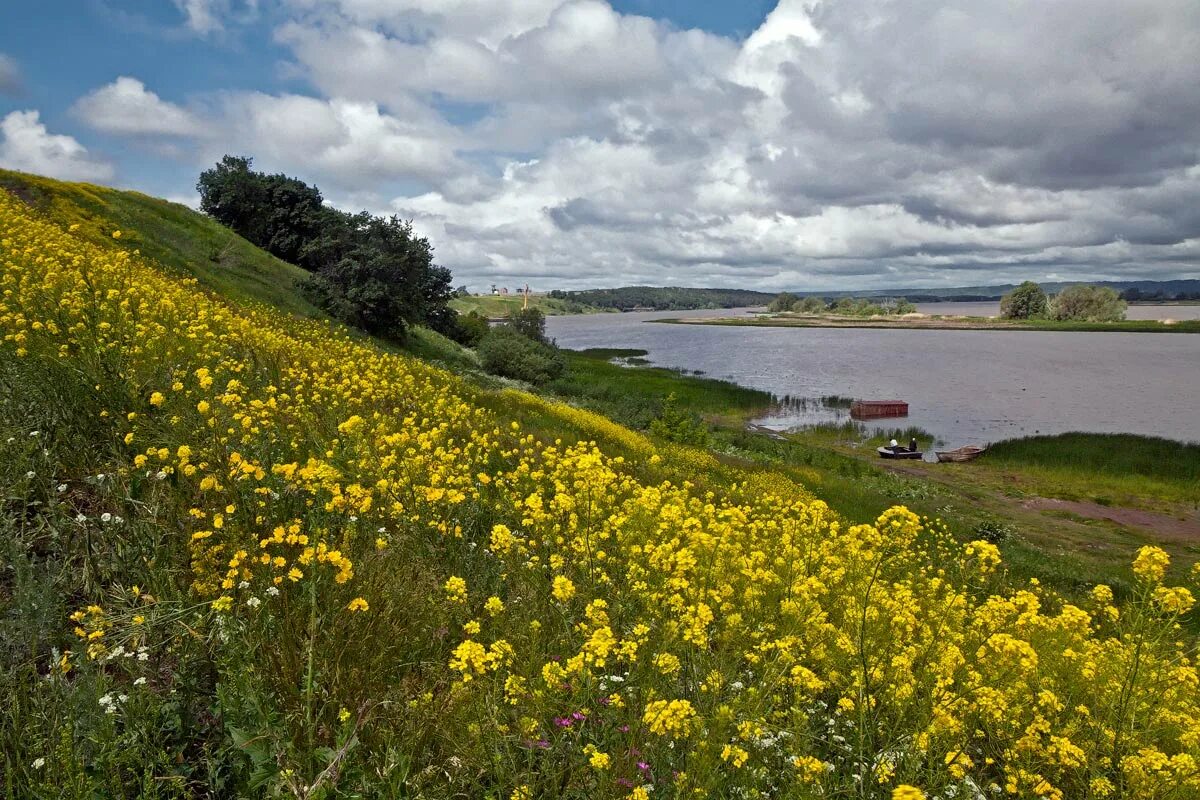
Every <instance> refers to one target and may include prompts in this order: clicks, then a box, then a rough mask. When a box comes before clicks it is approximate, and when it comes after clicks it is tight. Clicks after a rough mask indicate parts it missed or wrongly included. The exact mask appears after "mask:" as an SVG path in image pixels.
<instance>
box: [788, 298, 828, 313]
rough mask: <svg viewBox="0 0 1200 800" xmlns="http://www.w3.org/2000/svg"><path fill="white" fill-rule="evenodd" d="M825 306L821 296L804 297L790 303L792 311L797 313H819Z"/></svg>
mask: <svg viewBox="0 0 1200 800" xmlns="http://www.w3.org/2000/svg"><path fill="white" fill-rule="evenodd" d="M826 307H827V304H826V302H825V298H823V297H805V298H803V299H801V300H797V301H796V302H794V303H792V311H794V312H796V313H797V314H820V313H821V312H822V311H824V310H825V309H826Z"/></svg>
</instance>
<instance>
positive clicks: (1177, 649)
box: [0, 192, 1200, 800]
mask: <svg viewBox="0 0 1200 800" xmlns="http://www.w3.org/2000/svg"><path fill="white" fill-rule="evenodd" d="M127 242H128V239H126V240H124V241H112V242H110V243H109V245H108V246H106V247H100V246H98V245H91V244H87V243H85V242H83V241H81V240H79V239H78V238H76V237H75V236H73V235H72V234H71V233H70V232H69V231H64V230H62V229H60V228H58V227H56V226H55V225H53V224H51V223H49V222H47V221H45V220H42V219H39V218H37V217H35V216H34V215H33V214H32V212H30V211H29V210H28V209H26V208H25V207H24V206H22V205H21V204H20V202H19V201H17V200H15V199H14V198H12V197H10V196H9V195H7V194H6V193H4V192H0V245H2V247H3V250H2V252H0V341H2V344H0V347H2V349H3V354H4V357H5V358H11V359H30V360H38V361H39V363H45V364H49V365H53V364H62V365H65V366H66V368H68V371H69V372H70V374H72V375H82V376H84V380H83V382H84V385H86V386H88V387H95V389H94V391H95V392H96V393H97V397H102V398H105V399H104V402H105V403H106V404H107V405H106V407H105V408H104V410H103V413H102V415H101V420H100V421H99V422H98V423H97V425H98V427H97V430H104V431H107V432H108V433H107V435H110V436H111V438H112V442H111V444H112V445H113V447H114V448H115V449H116V450H119V451H120V452H123V453H124V460H125V463H124V465H123V469H124V470H125V472H126V474H137V475H144V476H148V477H150V478H153V479H154V480H155V481H157V483H156V484H155V485H156V486H160V487H161V491H162V492H164V493H167V492H170V493H171V495H170V497H171V498H172V500H173V502H174V503H175V504H176V506H177V507H178V509H179V513H178V518H177V519H173V520H172V523H171V524H172V526H173V528H172V530H173V531H175V532H176V533H177V535H178V536H179V537H180V540H181V542H182V544H181V549H183V550H185V551H186V552H187V553H188V563H187V564H186V569H187V574H189V575H190V583H191V589H190V590H191V591H192V592H194V594H195V596H196V598H197V600H198V601H200V602H202V603H204V604H206V605H207V607H211V608H212V609H213V610H214V611H215V612H216V615H217V617H218V619H219V620H220V622H219V623H218V624H220V625H224V626H225V627H222V628H221V630H222V631H225V632H227V631H229V630H232V629H233V626H231V625H229V624H228V623H229V621H230V620H231V619H234V620H236V619H239V618H242V617H245V618H249V617H250V616H251V615H255V618H270V615H272V614H284V613H286V611H287V609H288V608H290V607H291V605H289V604H293V603H295V602H296V599H297V598H314V597H315V598H319V600H320V602H321V603H322V604H324V605H325V606H327V607H328V608H330V609H333V611H334V612H335V614H336V618H337V619H338V620H339V622H338V623H337V624H338V625H339V626H344V627H345V629H346V631H348V633H345V634H344V635H347V636H352V635H357V633H356V632H358V631H361V630H367V627H366V626H368V625H370V626H371V627H370V628H369V630H370V631H371V635H374V636H386V635H388V634H387V630H388V627H387V623H388V620H389V617H388V613H389V610H391V611H394V612H396V616H397V618H399V617H401V616H405V615H407V616H409V617H411V616H415V615H416V614H417V613H418V611H420V612H421V613H425V614H427V615H429V617H430V618H431V621H430V623H429V624H428V626H427V628H428V630H426V631H425V634H424V639H422V646H423V647H429V648H432V649H433V651H434V652H435V654H436V658H434V659H432V660H427V661H423V662H422V663H421V664H420V665H419V666H417V667H414V668H413V670H412V672H411V673H409V674H408V675H407V676H406V677H405V679H404V680H403V681H399V680H398V681H397V683H398V684H402V685H401V686H399V687H398V689H397V691H400V690H404V691H410V692H412V694H411V697H412V698H420V699H411V701H410V702H411V705H409V706H407V707H408V708H411V709H415V710H414V711H412V713H414V714H415V713H420V714H424V715H427V718H426V719H425V722H426V723H427V724H428V725H429V726H431V727H435V726H441V728H440V729H439V731H438V732H437V733H436V735H430V736H429V737H428V739H429V740H430V741H434V740H436V741H439V742H443V741H453V740H454V738H455V737H461V741H462V742H463V743H464V747H465V746H467V743H470V742H475V743H477V744H478V743H480V742H482V743H483V744H482V745H481V749H482V752H481V754H480V755H479V758H478V763H477V764H475V765H473V772H474V773H476V774H479V775H486V776H488V777H487V778H486V779H481V780H482V784H481V785H483V786H484V787H486V788H484V789H482V790H481V791H480V792H478V794H484V793H487V794H493V795H499V792H498V791H497V787H499V786H503V787H505V792H506V793H511V795H512V796H514V797H533V796H550V794H551V793H552V792H554V791H555V790H557V789H558V788H559V786H558V785H557V784H556V785H555V786H554V787H550V786H543V785H542V783H541V781H542V780H543V776H545V775H548V774H551V773H553V774H555V775H559V776H561V777H562V781H563V784H562V785H563V786H566V785H567V784H568V783H571V782H572V781H574V782H575V783H574V784H572V787H573V791H574V792H575V794H574V796H595V797H624V796H636V797H646V796H647V794H648V792H649V789H648V788H647V787H650V786H653V787H655V791H654V795H653V796H659V794H660V791H659V789H660V787H661V788H662V790H663V792H664V793H665V792H669V793H670V794H671V795H672V796H684V795H687V796H705V795H707V796H767V795H771V796H775V795H778V796H785V795H788V793H789V791H792V790H791V789H789V788H788V787H790V786H793V785H794V787H796V789H795V791H794V792H793V794H792V795H788V796H850V795H855V796H860V795H862V794H863V793H864V792H867V791H868V789H867V787H870V791H873V792H877V793H878V796H880V797H883V796H892V797H894V798H898V799H899V800H919V798H921V797H923V796H933V795H934V794H937V795H938V796H943V797H952V796H959V797H963V796H981V795H986V796H992V795H994V794H1000V793H1003V792H1008V793H1009V794H1010V795H1012V796H1020V797H1042V798H1066V797H1106V796H1112V797H1118V796H1120V797H1144V798H1152V797H1164V796H1168V794H1167V790H1168V789H1169V788H1170V789H1172V790H1174V791H1176V792H1177V794H1176V795H1174V796H1179V797H1184V796H1198V795H1200V770H1198V769H1197V766H1196V765H1197V763H1198V760H1200V689H1198V686H1200V676H1198V674H1197V669H1196V666H1195V661H1194V650H1193V648H1192V645H1191V644H1189V643H1188V640H1187V637H1185V636H1184V635H1183V634H1182V633H1181V628H1180V627H1179V617H1180V615H1182V614H1186V613H1190V611H1191V608H1192V606H1193V595H1192V593H1191V591H1190V590H1189V589H1187V588H1185V587H1182V586H1165V585H1163V581H1164V580H1165V579H1166V577H1167V575H1168V573H1169V570H1170V561H1169V558H1168V557H1167V554H1166V553H1165V552H1164V551H1162V550H1160V549H1158V548H1154V547H1147V548H1143V549H1142V551H1141V552H1139V554H1138V555H1137V558H1136V560H1135V561H1134V565H1133V571H1134V574H1135V575H1136V576H1137V578H1138V581H1137V587H1136V589H1135V590H1134V594H1135V597H1134V598H1133V599H1132V600H1131V601H1130V602H1129V603H1128V604H1124V605H1120V606H1118V605H1117V603H1116V601H1115V600H1114V598H1113V593H1112V591H1111V590H1109V589H1108V588H1107V587H1097V589H1096V590H1095V591H1093V592H1092V593H1091V598H1090V600H1088V601H1086V602H1084V601H1080V604H1079V605H1076V604H1073V603H1071V602H1067V601H1066V600H1064V599H1063V598H1061V597H1058V596H1056V595H1054V594H1053V593H1051V592H1047V591H1045V590H1043V589H1042V588H1041V587H1039V586H1036V585H1030V586H1027V587H1020V588H1018V589H1017V590H1007V589H999V588H996V587H997V586H1000V585H1002V584H1001V583H999V578H1000V574H999V573H1000V570H1001V567H1002V565H1001V557H1000V551H999V550H998V549H997V548H996V547H995V546H994V545H991V544H988V543H986V542H971V543H969V544H965V545H964V544H961V543H959V542H956V541H955V540H953V538H952V537H950V535H949V534H948V533H947V532H946V531H945V530H944V529H943V528H942V527H940V526H939V525H938V524H936V523H935V522H932V521H929V520H924V519H921V518H919V517H918V516H917V515H915V514H913V513H912V512H910V511H909V510H907V509H905V508H903V507H897V508H893V509H890V510H888V511H887V512H885V513H884V514H883V515H881V516H880V517H879V518H878V519H876V520H874V521H873V522H869V523H865V524H850V523H848V522H847V521H846V520H844V519H842V518H840V517H839V516H837V515H836V514H834V513H833V512H832V511H831V510H830V509H829V507H828V506H826V505H825V504H824V503H823V502H821V501H820V500H818V499H815V498H814V497H813V496H812V495H811V494H809V493H808V492H807V491H806V490H804V489H803V488H802V487H799V486H797V485H796V484H795V482H794V481H793V480H792V479H791V478H789V477H788V476H787V475H785V474H783V473H781V472H780V473H775V472H770V471H767V470H755V471H752V472H742V471H738V470H735V469H734V468H731V467H728V466H727V465H724V464H721V463H718V462H717V460H716V459H715V458H713V457H712V455H711V454H709V453H705V452H701V451H697V450H691V449H688V448H683V447H678V446H659V445H656V444H654V443H653V442H652V441H651V440H649V439H648V438H646V437H644V436H641V435H640V434H636V433H634V432H631V431H629V430H626V429H624V428H621V427H620V426H617V425H615V424H614V423H612V422H610V421H608V420H605V419H604V418H602V417H599V416H597V415H595V414H592V413H590V412H586V411H581V410H579V409H574V408H571V407H570V406H566V405H564V404H561V403H554V402H551V401H548V400H544V399H541V398H536V397H533V396H531V395H527V394H523V393H520V392H515V391H512V390H503V391H499V392H491V391H488V390H484V389H480V388H477V387H474V386H472V385H470V384H468V383H466V382H465V381H463V380H461V379H459V378H457V377H455V376H453V375H450V374H448V373H446V372H443V371H441V370H439V369H436V368H434V367H432V366H430V365H428V364H425V363H423V362H420V361H417V360H414V359H410V358H406V357H403V356H400V355H396V354H394V353H391V352H387V351H385V350H384V349H382V348H378V347H375V346H373V345H371V344H370V343H369V342H365V341H363V340H362V339H360V338H356V337H354V336H352V335H351V334H350V333H348V332H346V331H344V330H342V329H340V328H338V327H337V326H334V325H333V324H331V323H329V322H325V321H320V320H302V319H297V318H293V317H290V316H287V315H284V314H282V313H279V312H276V311H272V310H270V309H265V308H259V307H241V306H235V305H231V304H229V303H227V302H224V301H222V300H221V299H220V298H218V297H214V296H212V295H210V294H208V293H207V292H205V291H204V290H203V289H202V287H200V286H199V285H198V284H197V282H196V281H194V280H189V279H181V278H179V277H176V276H173V275H169V274H167V273H166V272H165V271H163V270H161V269H159V268H157V267H156V266H155V265H154V264H152V263H150V262H148V261H145V260H144V259H142V258H141V257H140V256H137V255H135V254H133V253H131V252H130V251H129V250H126V249H122V248H124V247H126V246H127ZM529 421H533V422H534V423H535V424H528V423H529ZM534 431H536V434H535V433H534ZM160 476H161V477H160ZM110 527H115V526H110ZM110 535H112V536H118V535H119V534H117V533H113V534H110ZM405 564H408V565H413V564H417V565H419V567H420V569H413V570H411V574H413V575H417V576H420V577H421V578H422V579H423V580H425V583H424V584H423V585H420V586H413V588H412V591H411V592H410V593H409V594H408V595H404V594H403V593H398V592H392V593H390V594H385V593H383V592H376V590H375V589H374V588H373V587H377V586H380V585H384V583H385V580H384V579H385V578H386V577H387V576H388V575H390V574H392V573H393V572H395V571H396V570H397V569H398V567H400V566H403V565H405ZM406 574H407V573H406ZM985 578H986V579H987V580H986V581H984V580H982V579H985ZM984 587H987V588H984ZM73 619H74V622H75V624H76V634H77V635H78V636H79V638H80V639H81V640H83V641H84V642H86V649H87V652H88V653H89V654H90V655H93V656H94V657H95V656H99V655H101V654H102V653H104V651H105V648H106V647H107V646H108V645H107V644H106V642H107V640H108V639H110V638H112V630H113V627H112V621H111V620H110V619H109V618H108V617H107V616H106V615H105V614H104V612H103V610H101V609H100V608H99V607H96V606H89V607H85V608H83V609H81V610H80V611H79V612H77V614H76V615H75V617H74V618H73ZM306 619H307V617H306ZM354 626H363V627H361V628H358V627H354ZM301 627H303V626H301ZM339 630H341V628H339ZM214 640H216V641H223V640H222V639H221V637H214ZM430 642H432V644H430ZM268 645H269V643H267V642H262V643H260V646H261V647H267V646H268ZM438 648H440V649H438ZM110 705H111V704H110ZM456 714H457V716H455V715H456ZM443 716H444V717H445V720H446V721H443ZM463 719H470V720H477V721H478V722H473V723H471V725H473V726H474V727H471V726H466V725H461V724H460V723H461V720H463ZM485 720H486V721H487V722H483V721H485ZM437 750H438V748H433V747H431V748H430V750H429V752H430V753H435V751H437ZM435 755H436V753H435ZM424 757H425V756H424V755H414V758H424ZM430 757H431V758H432V757H434V756H430ZM438 757H440V756H438ZM411 766H412V772H413V774H417V773H418V772H419V773H422V774H435V773H436V774H441V773H443V772H444V771H445V767H444V763H443V762H436V763H422V764H416V763H414V764H412V765H411ZM504 769H507V770H511V771H510V772H507V773H504V774H499V773H494V772H493V771H497V770H504ZM918 787H919V788H918ZM885 792H886V794H884V793H885ZM447 793H449V792H447ZM460 793H462V792H460ZM434 794H436V793H434ZM468 794H469V792H468ZM664 796H665V794H664ZM871 796H876V795H871Z"/></svg>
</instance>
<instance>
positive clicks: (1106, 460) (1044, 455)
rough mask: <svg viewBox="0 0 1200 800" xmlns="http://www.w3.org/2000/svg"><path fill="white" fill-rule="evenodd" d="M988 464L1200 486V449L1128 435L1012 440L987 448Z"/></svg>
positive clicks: (1071, 434)
mask: <svg viewBox="0 0 1200 800" xmlns="http://www.w3.org/2000/svg"><path fill="white" fill-rule="evenodd" d="M984 458H985V459H986V462H987V463H989V464H1003V465H1012V466H1018V465H1024V466H1039V467H1048V468H1052V469H1056V470H1062V471H1068V472H1076V473H1080V474H1085V475H1095V474H1100V475H1110V476H1115V477H1128V476H1140V477H1146V478H1154V479H1156V480H1160V481H1167V482H1170V483H1181V484H1195V483H1197V482H1200V444H1194V443H1193V444H1185V443H1183V442H1176V441H1172V440H1170V439H1160V438H1155V437H1148V436H1135V435H1132V434H1125V433H1110V434H1096V433H1064V434H1060V435H1057V436H1031V437H1027V438H1023V439H1009V440H1007V441H1003V442H998V443H996V444H994V445H992V446H991V447H990V448H988V450H987V453H986V454H985V455H984Z"/></svg>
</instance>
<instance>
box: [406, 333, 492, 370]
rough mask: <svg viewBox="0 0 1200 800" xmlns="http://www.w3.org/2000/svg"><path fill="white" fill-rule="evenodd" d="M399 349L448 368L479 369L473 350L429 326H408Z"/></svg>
mask: <svg viewBox="0 0 1200 800" xmlns="http://www.w3.org/2000/svg"><path fill="white" fill-rule="evenodd" d="M401 349H403V350H404V351H405V352H407V353H409V354H410V355H414V356H416V357H417V358H423V359H425V360H426V361H433V362H436V363H438V364H440V365H442V366H444V367H446V368H447V369H450V370H455V371H458V372H462V371H467V370H478V369H479V358H478V357H477V356H476V355H475V352H474V351H473V350H468V349H467V348H465V347H463V346H462V345H460V344H459V343H458V342H456V341H454V340H453V339H449V338H447V337H445V336H443V335H442V334H440V333H438V332H437V331H433V330H430V329H429V328H421V327H411V328H409V329H408V332H407V335H406V338H405V342H404V344H403V345H402V346H401Z"/></svg>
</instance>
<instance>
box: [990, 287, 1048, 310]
mask: <svg viewBox="0 0 1200 800" xmlns="http://www.w3.org/2000/svg"><path fill="white" fill-rule="evenodd" d="M1048 313H1049V303H1048V301H1047V300H1046V292H1045V291H1043V290H1042V287H1041V286H1038V285H1037V284H1036V283H1034V282H1033V281H1025V282H1024V283H1022V284H1021V285H1020V286H1018V287H1017V288H1015V289H1013V290H1012V291H1011V292H1009V293H1008V294H1006V295H1004V296H1003V297H1001V298H1000V316H1002V317H1004V318H1005V319H1044V318H1045V317H1046V315H1047V314H1048Z"/></svg>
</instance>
